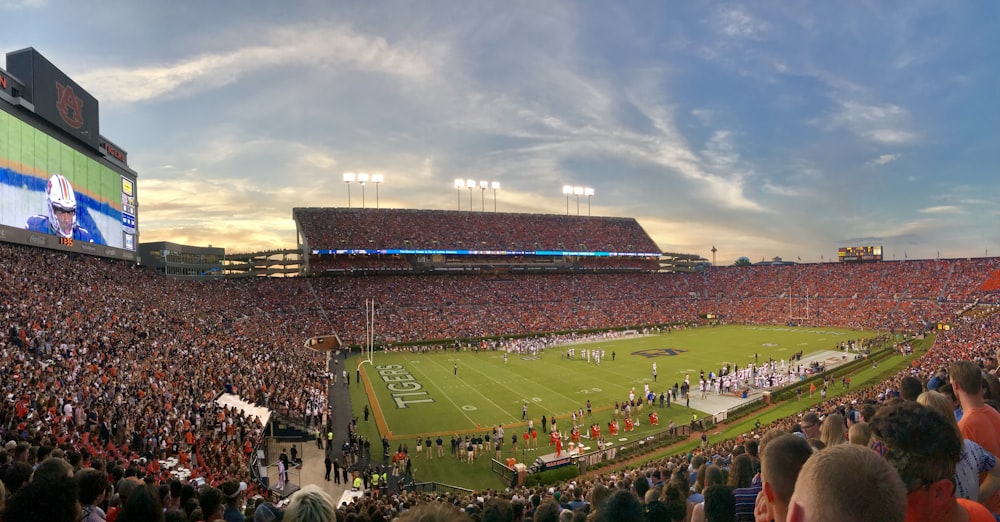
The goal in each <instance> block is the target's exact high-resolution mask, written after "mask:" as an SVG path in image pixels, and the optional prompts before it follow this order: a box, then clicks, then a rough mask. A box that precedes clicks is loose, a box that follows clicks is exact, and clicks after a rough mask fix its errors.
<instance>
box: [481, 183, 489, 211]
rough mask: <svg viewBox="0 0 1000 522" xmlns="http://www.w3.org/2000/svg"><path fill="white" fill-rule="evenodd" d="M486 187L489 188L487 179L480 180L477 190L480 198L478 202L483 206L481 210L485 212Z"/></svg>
mask: <svg viewBox="0 0 1000 522" xmlns="http://www.w3.org/2000/svg"><path fill="white" fill-rule="evenodd" d="M488 188H490V182H489V181H480V182H479V191H480V193H481V194H480V198H479V199H480V202H479V203H480V205H482V207H483V212H486V189H488Z"/></svg>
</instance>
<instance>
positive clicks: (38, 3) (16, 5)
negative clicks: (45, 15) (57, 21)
mask: <svg viewBox="0 0 1000 522" xmlns="http://www.w3.org/2000/svg"><path fill="white" fill-rule="evenodd" d="M46 4H48V0H0V11H21V10H24V9H38V8H40V7H45V5H46Z"/></svg>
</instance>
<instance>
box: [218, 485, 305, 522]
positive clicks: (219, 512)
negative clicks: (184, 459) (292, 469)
mask: <svg viewBox="0 0 1000 522" xmlns="http://www.w3.org/2000/svg"><path fill="white" fill-rule="evenodd" d="M307 487H308V486H307ZM198 501H199V504H201V512H202V513H203V514H204V516H205V520H215V519H216V518H222V505H223V503H224V501H225V498H224V497H223V495H222V492H221V491H219V489H218V488H205V489H204V490H203V491H202V492H201V495H199V496H198Z"/></svg>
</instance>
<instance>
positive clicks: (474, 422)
mask: <svg viewBox="0 0 1000 522" xmlns="http://www.w3.org/2000/svg"><path fill="white" fill-rule="evenodd" d="M403 360H404V361H406V362H409V359H406V358H404V359H403ZM424 378H425V379H426V380H427V382H430V383H433V382H434V380H433V379H430V378H428V377H427V375H426V374H424ZM434 387H435V388H437V389H438V391H440V392H441V395H444V398H446V399H448V402H450V403H451V405H452V406H454V407H455V409H456V410H458V411H459V412H461V413H462V416H464V417H465V418H466V419H469V422H471V423H473V424H476V421H474V420H472V417H469V416H468V415H466V414H465V410H463V409H462V408H461V407H459V405H458V404H455V401H453V400H452V399H451V396H450V395H448V394H447V393H445V391H444V390H442V389H441V388H439V387H438V386H437V385H436V384H435V385H434Z"/></svg>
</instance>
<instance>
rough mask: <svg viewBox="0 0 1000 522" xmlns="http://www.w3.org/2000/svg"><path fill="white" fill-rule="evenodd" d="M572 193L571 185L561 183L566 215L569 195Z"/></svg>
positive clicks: (567, 213)
mask: <svg viewBox="0 0 1000 522" xmlns="http://www.w3.org/2000/svg"><path fill="white" fill-rule="evenodd" d="M572 193H573V185H563V194H566V215H567V216H568V215H569V195H570V194H572Z"/></svg>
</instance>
